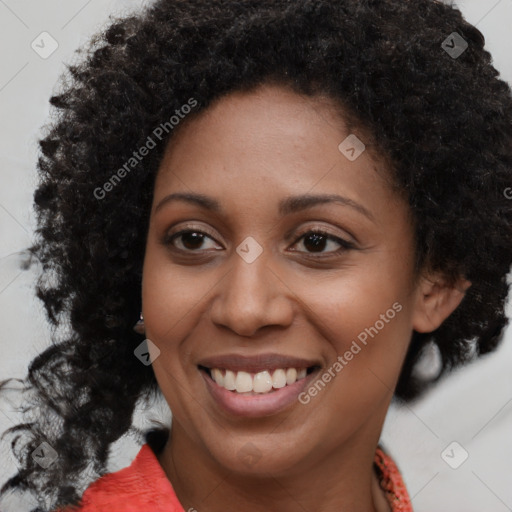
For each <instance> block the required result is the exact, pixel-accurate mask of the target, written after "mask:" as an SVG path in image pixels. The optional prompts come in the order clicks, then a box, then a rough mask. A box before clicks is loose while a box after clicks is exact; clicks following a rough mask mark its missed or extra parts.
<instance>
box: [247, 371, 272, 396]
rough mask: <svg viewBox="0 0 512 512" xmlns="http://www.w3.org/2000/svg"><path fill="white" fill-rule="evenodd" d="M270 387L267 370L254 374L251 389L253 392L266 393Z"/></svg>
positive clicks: (270, 378)
mask: <svg viewBox="0 0 512 512" xmlns="http://www.w3.org/2000/svg"><path fill="white" fill-rule="evenodd" d="M271 389H272V377H271V376H270V373H269V372H267V371H264V372H259V373H257V374H256V375H255V376H254V379H253V384H252V389H251V390H250V391H254V392H255V393H268V392H269V391H270V390H271Z"/></svg>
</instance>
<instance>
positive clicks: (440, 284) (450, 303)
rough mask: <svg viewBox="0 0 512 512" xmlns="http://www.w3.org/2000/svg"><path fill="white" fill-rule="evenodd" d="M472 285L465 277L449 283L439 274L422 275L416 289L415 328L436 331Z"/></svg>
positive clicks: (421, 330)
mask: <svg viewBox="0 0 512 512" xmlns="http://www.w3.org/2000/svg"><path fill="white" fill-rule="evenodd" d="M470 286H471V283H470V282H469V281H468V280H467V279H464V278H460V279H459V280H458V281H457V282H456V283H454V284H448V283H447V281H446V280H445V279H444V278H443V276H441V275H439V274H434V275H428V276H424V277H422V278H421V280H420V283H419V284H418V287H417V289H416V301H415V309H414V313H413V318H412V327H413V329H414V330H415V331H417V332H432V331H435V330H436V329H437V328H438V327H439V326H440V325H441V324H442V323H443V322H444V321H445V320H446V319H447V318H448V317H449V316H450V315H451V314H452V313H453V311H455V309H456V308H457V306H458V305H459V304H460V303H461V301H462V299H463V298H464V295H465V293H466V290H467V289H468V288H469V287H470Z"/></svg>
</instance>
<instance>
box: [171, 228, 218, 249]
mask: <svg viewBox="0 0 512 512" xmlns="http://www.w3.org/2000/svg"><path fill="white" fill-rule="evenodd" d="M206 239H210V240H213V239H212V238H211V237H210V235H208V234H206V233H203V232H202V231H198V230H191V229H183V230H181V231H178V232H177V233H174V234H172V235H167V236H166V237H165V238H164V241H163V242H164V244H165V245H171V246H173V247H175V248H176V249H178V250H181V251H190V252H196V251H197V250H198V249H205V247H204V244H205V240H206ZM176 240H178V241H179V242H178V244H176V243H175V242H176ZM180 246H181V247H180Z"/></svg>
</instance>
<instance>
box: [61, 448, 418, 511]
mask: <svg viewBox="0 0 512 512" xmlns="http://www.w3.org/2000/svg"><path fill="white" fill-rule="evenodd" d="M374 461H375V463H374V467H375V470H376V472H377V475H378V476H379V481H380V486H381V487H382V489H384V490H385V491H386V495H387V497H388V501H389V503H390V506H391V509H392V511H393V512H413V510H412V506H411V501H410V499H409V495H408V493H407V489H406V488H405V485H404V483H403V481H402V477H401V475H400V472H399V471H398V468H397V466H396V465H395V463H394V461H393V459H392V458H391V457H390V456H389V455H388V454H387V453H385V452H384V450H383V448H382V447H380V446H378V447H377V450H376V453H375V459H374ZM60 512H185V510H184V509H183V507H182V505H181V504H180V502H179V501H178V498H177V496H176V493H175V492H174V489H173V487H172V485H171V482H170V481H169V479H168V478H167V475H166V474H165V472H164V470H163V468H162V466H161V465H160V463H159V461H158V459H157V456H156V455H155V453H154V452H153V450H152V449H151V447H150V445H149V444H144V445H143V446H142V447H141V449H140V451H139V453H138V454H137V456H136V457H135V459H134V460H133V462H132V463H131V465H130V466H128V467H126V468H124V469H121V470H119V471H116V472H115V473H109V474H106V475H104V476H102V477H101V478H99V479H98V480H96V481H95V482H93V483H92V484H91V485H90V486H89V487H88V488H87V489H86V491H85V492H84V494H83V497H82V503H81V506H80V507H79V508H66V509H64V510H61V511H60Z"/></svg>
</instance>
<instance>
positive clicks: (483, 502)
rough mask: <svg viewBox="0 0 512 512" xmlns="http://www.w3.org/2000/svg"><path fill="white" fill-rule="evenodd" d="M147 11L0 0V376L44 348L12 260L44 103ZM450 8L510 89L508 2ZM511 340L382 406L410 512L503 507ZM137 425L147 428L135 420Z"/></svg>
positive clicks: (21, 367)
mask: <svg viewBox="0 0 512 512" xmlns="http://www.w3.org/2000/svg"><path fill="white" fill-rule="evenodd" d="M148 3H150V2H141V1H136V0H124V1H122V0H108V1H105V0H103V1H100V0H89V1H87V0H67V1H66V2H58V1H56V0H52V1H48V0H44V1H43V0H39V1H34V0H30V1H29V0H0V43H1V48H2V53H1V63H0V114H1V117H0V119H1V130H2V132H1V133H2V136H1V138H0V178H1V185H2V186H1V187H0V233H1V235H2V236H1V237H0V311H1V325H2V336H1V341H2V357H0V380H1V379H4V378H7V377H20V378H21V377H23V376H24V375H25V372H26V368H27V364H28V362H29V361H30V360H31V359H32V358H33V357H34V356H35V355H36V354H38V353H39V352H41V351H42V350H43V349H44V348H45V347H46V346H47V344H48V340H49V329H48V326H47V323H46V320H45V317H44V314H43V310H42V306H41V304H39V302H38V300H37V299H35V297H34V290H33V286H34V280H35V275H36V274H35V270H31V271H21V270H20V269H19V267H18V264H19V254H17V252H18V251H21V250H23V249H24V248H25V247H27V246H28V245H30V237H31V232H32V230H33V229H34V218H33V212H32V206H31V202H32V194H33V191H34V188H35V162H36V160H37V138H38V136H39V130H40V128H41V127H42V126H43V125H44V123H45V122H47V121H48V119H49V118H48V115H49V103H48V99H49V97H50V96H51V95H52V92H54V91H55V90H56V89H55V86H56V82H57V80H58V78H59V75H60V74H61V73H62V72H63V71H64V65H63V63H65V62H66V63H70V62H72V61H73V60H74V59H75V58H76V57H75V55H74V51H75V49H77V48H78V47H79V46H81V45H82V43H84V42H85V41H86V40H88V38H89V37H90V36H91V35H92V34H93V33H95V32H96V31H97V30H99V29H100V28H101V27H102V26H103V25H104V23H106V22H107V21H108V17H109V15H111V14H113V15H124V14H127V13H128V12H130V11H132V10H135V9H138V8H140V7H141V6H143V5H146V4H148ZM456 4H457V5H458V6H459V8H460V9H461V10H462V12H463V14H464V15H465V17H466V18H467V19H468V21H470V22H471V23H473V24H475V25H476V26H477V27H478V28H479V29H480V30H481V31H482V33H483V34H484V35H485V38H486V42H487V43H486V44H487V48H488V49H489V51H490V52H491V53H492V55H493V57H494V65H495V67H496V68H497V69H498V70H499V71H500V72H501V75H502V78H504V79H505V80H507V81H508V82H509V83H511V82H512V58H511V55H512V51H511V50H512V34H511V33H510V29H511V28H512V0H465V1H464V0H460V1H458V2H456ZM44 31H46V32H48V33H50V34H51V36H52V37H53V38H54V39H55V40H56V41H57V43H58V48H57V50H56V51H55V52H54V53H53V54H52V55H51V56H50V57H48V58H46V59H43V58H41V57H40V56H39V55H38V54H37V53H36V52H35V51H34V50H33V49H32V47H31V43H32V41H34V40H36V42H37V41H40V38H39V35H40V34H41V33H42V32H44ZM447 35H448V34H447ZM47 44H49V42H47ZM47 44H45V48H49V46H48V45H47ZM511 185H512V184H511ZM508 314H509V315H510V310H509V311H508ZM134 320H135V319H134ZM511 337H512V334H511V330H510V329H507V331H506V334H505V340H504V342H503V344H502V345H501V347H500V349H499V350H498V351H496V352H495V353H493V354H491V355H489V356H487V357H485V358H482V359H481V360H479V361H477V362H475V363H473V364H471V365H470V366H468V367H467V368H464V369H463V370H462V371H458V372H456V373H454V374H453V375H451V376H449V377H448V378H447V379H445V380H444V381H443V382H442V383H441V384H440V385H438V386H437V388H436V389H434V390H433V391H432V392H430V393H429V394H427V395H426V396H425V397H424V398H422V400H421V401H419V402H418V403H416V404H414V405H412V406H411V405H409V406H406V405H402V406H397V405H393V406H392V407H391V409H390V411H389V414H388V417H387V419H386V423H385V426H384V432H383V435H382V442H383V443H384V445H385V446H386V447H387V448H388V449H389V450H390V451H391V453H392V455H393V457H394V458H395V461H396V462H397V464H398V466H399V467H400V469H401V471H402V473H403V475H404V480H405V484H406V486H407V488H408V490H409V493H410V495H411V497H413V504H414V507H415V511H416V512H432V511H434V510H435V511H437V512H448V511H450V512H477V511H478V512H481V511H483V510H485V511H486V512H502V511H503V512H504V511H507V510H512V485H511V484H512V467H511V466H512V463H511V462H510V461H511V460H512V436H511V426H512V371H511V370H512V343H511V341H512V340H511ZM430 364H433V362H430ZM428 366H429V361H427V360H426V367H428ZM155 410H156V415H157V416H159V417H168V414H169V413H168V411H167V410H166V407H165V405H162V404H159V405H158V407H156V409H155ZM18 421H19V417H18V416H17V414H16V412H15V411H14V403H11V401H10V400H9V399H8V398H4V399H2V401H0V431H2V432H3V431H4V430H5V429H6V428H8V427H9V426H11V425H13V424H15V423H17V422H18ZM136 423H137V424H138V425H140V426H143V425H146V424H147V423H146V420H145V418H144V417H143V416H142V415H140V414H139V415H138V417H137V420H136ZM507 427H508V428H507ZM453 442H456V443H458V444H457V445H452V443H453ZM447 448H448V449H447ZM452 449H453V450H452ZM137 450H138V445H137V444H136V442H135V440H134V439H131V438H126V439H122V440H120V441H119V442H118V443H116V445H115V446H114V450H113V457H112V460H111V465H110V467H111V470H116V469H119V468H121V467H123V466H125V465H127V464H129V462H130V461H131V460H132V459H133V457H134V456H135V454H136V453H137ZM466 452H467V454H468V458H467V460H466V461H465V462H464V463H463V464H462V465H460V466H459V467H458V468H457V469H453V468H452V467H450V465H449V464H448V463H447V462H445V460H448V461H450V462H451V463H452V465H454V462H457V461H458V460H459V458H460V457H461V456H463V454H464V453H466ZM442 454H444V458H443V456H442ZM0 457H1V459H0V460H2V462H1V463H0V480H1V481H2V482H3V481H5V479H6V478H7V477H8V476H11V475H12V474H13V473H14V471H15V467H16V466H15V462H14V460H13V458H12V457H11V455H10V454H9V450H8V447H7V445H6V443H5V442H4V443H1V444H0ZM13 503H14V502H13V501H12V500H11V501H9V500H5V501H4V502H3V503H2V504H1V505H0V506H1V508H2V510H4V511H5V512H9V511H11V510H13V511H14V510H16V512H20V511H21V510H22V507H21V505H20V504H16V505H13Z"/></svg>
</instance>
